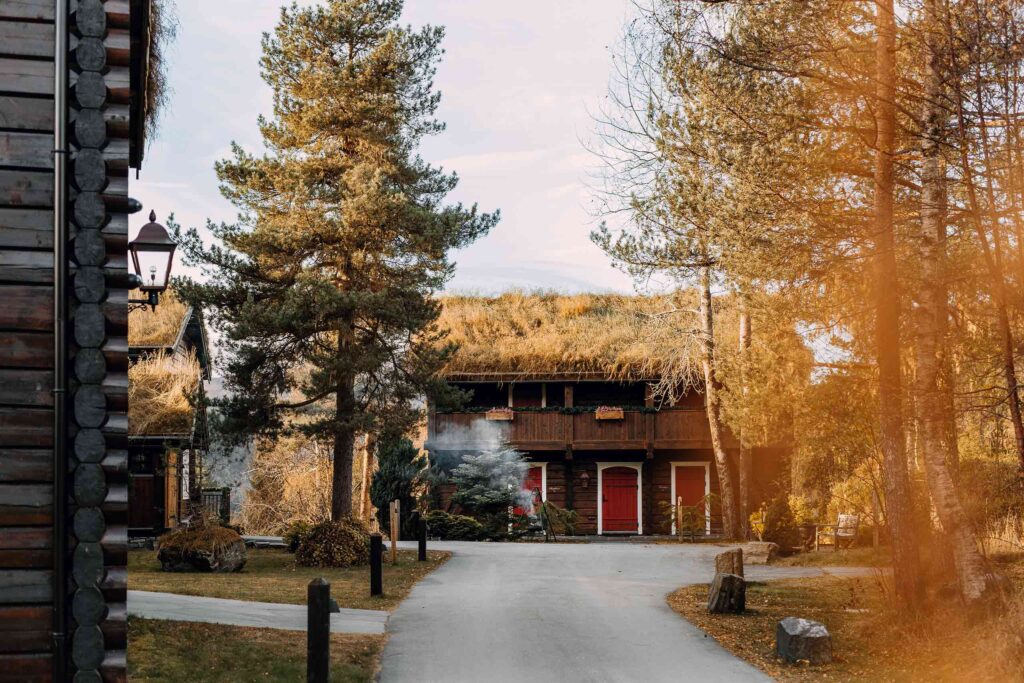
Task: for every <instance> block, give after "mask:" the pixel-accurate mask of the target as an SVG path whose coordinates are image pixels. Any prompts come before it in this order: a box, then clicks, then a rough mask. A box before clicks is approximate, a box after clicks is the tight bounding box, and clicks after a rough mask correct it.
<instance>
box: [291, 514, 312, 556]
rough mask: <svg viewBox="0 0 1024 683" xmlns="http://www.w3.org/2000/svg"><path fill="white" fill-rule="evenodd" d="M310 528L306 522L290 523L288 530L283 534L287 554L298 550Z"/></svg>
mask: <svg viewBox="0 0 1024 683" xmlns="http://www.w3.org/2000/svg"><path fill="white" fill-rule="evenodd" d="M312 528H313V527H312V526H310V524H309V523H308V522H303V521H298V522H292V523H291V524H290V525H289V526H288V530H287V531H285V532H284V542H285V543H287V544H288V552H290V553H294V552H295V551H296V550H298V549H299V546H300V545H301V544H302V541H303V539H305V538H306V536H308V535H309V532H310V530H311V529H312Z"/></svg>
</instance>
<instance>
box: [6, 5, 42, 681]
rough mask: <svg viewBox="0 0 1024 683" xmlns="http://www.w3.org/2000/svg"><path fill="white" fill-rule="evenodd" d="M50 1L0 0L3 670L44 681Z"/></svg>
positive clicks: (20, 677)
mask: <svg viewBox="0 0 1024 683" xmlns="http://www.w3.org/2000/svg"><path fill="white" fill-rule="evenodd" d="M53 8H54V0H3V1H2V2H0V301H2V302H3V304H2V305H0V680H11V681H14V680H29V681H31V680H39V681H45V680H50V679H51V677H52V665H53V664H52V656H51V637H50V633H51V632H52V630H53V605H52V600H53V573H52V568H53V538H52V534H53V531H52V524H53V513H54V506H53V450H52V447H53V394H52V392H51V390H52V389H53V155H52V154H51V150H52V149H53V33H54V27H53Z"/></svg>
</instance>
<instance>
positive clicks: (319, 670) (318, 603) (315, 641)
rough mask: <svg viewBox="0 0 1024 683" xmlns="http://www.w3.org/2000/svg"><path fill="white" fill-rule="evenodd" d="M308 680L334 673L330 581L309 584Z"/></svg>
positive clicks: (321, 682) (323, 682)
mask: <svg viewBox="0 0 1024 683" xmlns="http://www.w3.org/2000/svg"><path fill="white" fill-rule="evenodd" d="M306 605H307V611H308V618H307V622H306V683H327V681H328V679H329V678H330V676H331V584H329V583H328V582H327V581H324V580H323V579H313V580H312V581H310V582H309V586H308V587H307V588H306Z"/></svg>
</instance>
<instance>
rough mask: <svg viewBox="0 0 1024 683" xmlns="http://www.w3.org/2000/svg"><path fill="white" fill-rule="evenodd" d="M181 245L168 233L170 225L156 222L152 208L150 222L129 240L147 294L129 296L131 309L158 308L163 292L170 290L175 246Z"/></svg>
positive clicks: (144, 291) (143, 291) (129, 249)
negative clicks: (168, 286)
mask: <svg viewBox="0 0 1024 683" xmlns="http://www.w3.org/2000/svg"><path fill="white" fill-rule="evenodd" d="M177 246H178V245H177V243H176V242H175V241H174V240H172V239H171V236H170V235H168V234H167V228H165V227H164V226H162V225H160V224H159V223H157V222H156V211H150V212H149V222H148V223H146V224H145V225H143V226H142V229H141V230H139V234H138V235H136V236H135V239H133V240H132V241H131V242H129V243H128V251H129V252H131V255H132V265H133V266H134V267H135V275H136V277H137V278H138V280H137V282H138V289H139V291H140V292H142V293H143V294H145V295H146V298H144V299H129V300H128V308H129V310H132V309H135V308H145V307H146V306H149V307H151V308H152V309H153V310H156V307H157V304H159V303H160V295H161V294H163V293H164V292H165V291H166V290H167V285H168V283H169V282H170V279H171V265H173V263H174V249H175V248H176V247H177Z"/></svg>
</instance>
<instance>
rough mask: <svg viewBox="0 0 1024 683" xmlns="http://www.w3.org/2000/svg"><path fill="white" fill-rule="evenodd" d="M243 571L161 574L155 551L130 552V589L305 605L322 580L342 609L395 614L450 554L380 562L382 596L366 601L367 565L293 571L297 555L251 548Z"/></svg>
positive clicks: (406, 553) (410, 553) (408, 553)
mask: <svg viewBox="0 0 1024 683" xmlns="http://www.w3.org/2000/svg"><path fill="white" fill-rule="evenodd" d="M248 552H249V560H248V562H246V564H245V569H243V570H242V571H240V572H238V573H235V574H206V573H173V572H163V571H160V563H159V562H158V561H157V559H156V552H154V551H151V550H133V551H131V552H129V553H128V588H129V590H141V591H162V592H164V593H179V594H183V595H202V596H206V597H211V598H230V599H234V600H251V601H255V602H284V603H290V604H293V605H304V604H306V586H307V585H308V584H309V582H310V581H311V580H312V579H315V578H316V577H318V576H322V577H324V578H325V579H327V580H328V581H330V582H331V597H333V598H334V599H335V600H337V601H338V604H339V605H340V606H342V607H353V608H357V609H377V610H388V611H391V610H394V609H395V608H396V607H398V604H399V603H400V602H401V601H402V600H403V599H404V598H405V596H406V595H408V594H409V591H410V590H412V587H413V586H414V585H415V584H416V582H417V581H419V580H420V579H422V578H423V577H424V576H426V575H427V574H429V573H430V572H432V571H434V570H435V569H437V567H439V566H440V565H441V564H443V563H444V562H445V561H446V560H447V559H448V558H449V557H451V553H447V552H441V551H436V550H431V551H428V552H427V561H426V562H417V561H416V551H415V550H399V551H398V564H397V565H392V564H391V562H390V557H391V554H390V551H389V552H388V554H387V555H386V559H385V562H384V595H382V596H379V597H375V598H371V597H370V568H369V566H363V567H353V568H349V569H328V568H318V567H297V566H295V556H294V555H292V554H290V553H288V552H286V551H284V550H282V549H278V548H249V551H248Z"/></svg>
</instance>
